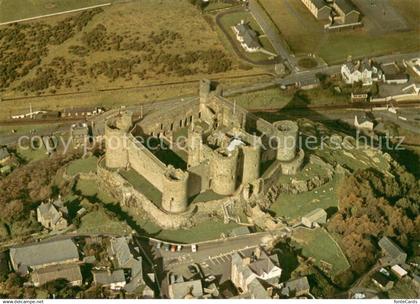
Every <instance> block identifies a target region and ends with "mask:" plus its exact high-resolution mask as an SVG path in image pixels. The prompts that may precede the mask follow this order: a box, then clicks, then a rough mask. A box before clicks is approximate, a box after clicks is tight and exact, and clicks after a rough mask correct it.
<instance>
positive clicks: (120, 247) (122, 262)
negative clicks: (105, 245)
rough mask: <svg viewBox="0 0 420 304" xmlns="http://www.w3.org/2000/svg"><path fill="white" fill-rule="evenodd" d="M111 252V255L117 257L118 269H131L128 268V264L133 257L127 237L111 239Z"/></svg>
mask: <svg viewBox="0 0 420 304" xmlns="http://www.w3.org/2000/svg"><path fill="white" fill-rule="evenodd" d="M110 242H111V246H110V251H111V255H113V256H115V259H116V261H117V264H118V267H121V268H130V267H126V264H127V263H128V262H129V261H130V259H131V258H132V257H133V256H132V255H131V252H130V248H129V247H128V242H127V239H126V238H125V237H119V238H112V239H111V241H110Z"/></svg>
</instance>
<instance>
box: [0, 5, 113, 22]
mask: <svg viewBox="0 0 420 304" xmlns="http://www.w3.org/2000/svg"><path fill="white" fill-rule="evenodd" d="M112 1H113V0H83V1H80V0H0V23H2V22H9V21H15V20H19V19H24V18H32V17H37V16H41V15H47V14H55V13H59V12H62V11H68V10H74V9H79V8H84V7H89V6H93V5H98V4H104V3H108V2H112Z"/></svg>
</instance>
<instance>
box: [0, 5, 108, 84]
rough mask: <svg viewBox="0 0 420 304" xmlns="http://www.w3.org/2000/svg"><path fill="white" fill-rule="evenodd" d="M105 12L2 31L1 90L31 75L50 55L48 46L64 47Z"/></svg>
mask: <svg viewBox="0 0 420 304" xmlns="http://www.w3.org/2000/svg"><path fill="white" fill-rule="evenodd" d="M100 12H102V9H100V8H98V9H93V10H88V11H84V12H82V13H80V14H78V15H75V16H72V17H67V18H65V19H64V20H62V21H60V22H58V23H56V24H55V25H49V24H45V23H42V22H35V23H31V24H29V23H28V24H23V23H16V24H12V25H9V26H6V27H4V28H2V29H0V89H5V88H8V87H9V86H10V85H11V84H12V83H13V82H14V81H16V80H18V79H21V78H22V77H24V76H25V75H27V74H28V73H29V72H30V71H31V70H32V69H33V68H34V67H36V66H37V65H39V64H40V63H41V60H42V58H43V57H45V56H46V55H47V54H48V45H57V44H62V43H63V42H64V41H66V40H67V39H69V38H71V37H73V36H74V34H75V33H76V32H80V31H81V30H82V29H83V28H84V27H85V26H86V25H87V24H88V23H89V21H90V20H92V18H93V17H94V16H95V15H96V14H98V13H100Z"/></svg>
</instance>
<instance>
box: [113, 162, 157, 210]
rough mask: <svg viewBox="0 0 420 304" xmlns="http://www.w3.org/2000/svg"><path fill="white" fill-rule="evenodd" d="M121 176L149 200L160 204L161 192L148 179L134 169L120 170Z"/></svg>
mask: <svg viewBox="0 0 420 304" xmlns="http://www.w3.org/2000/svg"><path fill="white" fill-rule="evenodd" d="M120 174H121V176H122V177H124V178H125V179H126V180H127V181H128V182H129V183H130V184H131V185H133V187H134V188H135V189H136V190H138V191H140V192H141V193H143V194H144V195H145V196H146V197H147V198H148V199H149V200H151V201H152V202H153V203H154V204H156V205H157V206H160V205H161V202H162V193H161V192H160V191H159V190H158V189H156V188H155V187H154V186H153V185H152V184H151V183H149V181H147V180H146V179H145V178H144V177H143V176H141V175H140V174H138V173H137V172H136V171H134V170H129V171H121V172H120Z"/></svg>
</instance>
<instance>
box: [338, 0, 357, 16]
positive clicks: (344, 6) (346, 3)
mask: <svg viewBox="0 0 420 304" xmlns="http://www.w3.org/2000/svg"><path fill="white" fill-rule="evenodd" d="M335 4H336V5H337V6H338V7H339V8H340V9H341V10H342V11H343V12H344V13H345V14H346V15H347V14H349V13H351V12H352V11H356V12H358V10H357V8H356V7H355V6H354V4H353V2H351V1H350V0H335Z"/></svg>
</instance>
